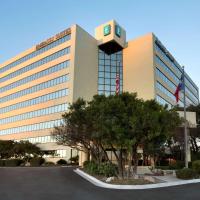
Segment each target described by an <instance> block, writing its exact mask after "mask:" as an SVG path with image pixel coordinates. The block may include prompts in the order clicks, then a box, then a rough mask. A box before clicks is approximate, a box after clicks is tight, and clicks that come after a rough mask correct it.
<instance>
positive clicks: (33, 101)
mask: <svg viewBox="0 0 200 200" xmlns="http://www.w3.org/2000/svg"><path fill="white" fill-rule="evenodd" d="M68 94H69V89H67V88H66V89H63V90H58V91H56V92H52V93H49V94H45V95H42V96H39V97H36V98H34V99H29V100H26V101H22V102H19V103H16V104H13V105H10V106H6V107H3V108H0V113H6V112H10V111H12V110H17V109H20V108H24V107H28V106H32V105H36V104H39V103H43V102H46V101H50V100H53V99H58V98H61V97H64V96H67V95H68Z"/></svg>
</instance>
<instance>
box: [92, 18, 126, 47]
mask: <svg viewBox="0 0 200 200" xmlns="http://www.w3.org/2000/svg"><path fill="white" fill-rule="evenodd" d="M106 25H110V34H108V35H106V36H105V35H104V27H105V26H106ZM116 25H118V26H119V24H118V23H117V22H116V21H115V20H111V21H109V22H107V23H105V24H102V25H100V26H98V27H97V28H96V29H95V38H96V40H97V42H98V45H101V44H105V43H108V42H111V41H115V42H116V43H118V44H119V45H120V46H121V47H123V48H124V47H125V46H126V31H125V30H124V29H123V28H122V27H121V26H120V29H121V36H120V37H118V36H116V34H115V26H116Z"/></svg>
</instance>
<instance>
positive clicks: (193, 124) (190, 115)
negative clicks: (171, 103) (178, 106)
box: [178, 111, 197, 128]
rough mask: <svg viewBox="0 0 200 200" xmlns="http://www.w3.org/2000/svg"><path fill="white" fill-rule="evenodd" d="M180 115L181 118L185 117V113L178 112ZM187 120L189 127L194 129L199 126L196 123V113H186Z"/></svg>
mask: <svg viewBox="0 0 200 200" xmlns="http://www.w3.org/2000/svg"><path fill="white" fill-rule="evenodd" d="M178 114H179V116H180V117H184V112H183V111H178ZM186 119H187V121H188V123H189V127H191V128H193V127H196V126H197V122H196V113H195V112H189V111H187V112H186Z"/></svg>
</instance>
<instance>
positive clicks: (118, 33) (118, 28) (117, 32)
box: [115, 25, 121, 37]
mask: <svg viewBox="0 0 200 200" xmlns="http://www.w3.org/2000/svg"><path fill="white" fill-rule="evenodd" d="M115 34H116V35H117V36H118V37H121V28H120V26H118V25H115Z"/></svg>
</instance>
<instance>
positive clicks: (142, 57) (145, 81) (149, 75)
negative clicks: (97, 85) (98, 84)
mask: <svg viewBox="0 0 200 200" xmlns="http://www.w3.org/2000/svg"><path fill="white" fill-rule="evenodd" d="M123 66H124V72H123V74H124V84H123V90H124V91H128V92H137V94H138V97H139V98H143V99H144V100H147V99H154V97H155V89H154V68H153V35H152V33H149V34H147V35H145V36H143V37H140V38H138V39H135V40H132V41H129V42H128V46H127V48H125V49H123Z"/></svg>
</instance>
